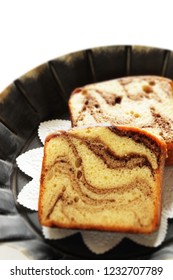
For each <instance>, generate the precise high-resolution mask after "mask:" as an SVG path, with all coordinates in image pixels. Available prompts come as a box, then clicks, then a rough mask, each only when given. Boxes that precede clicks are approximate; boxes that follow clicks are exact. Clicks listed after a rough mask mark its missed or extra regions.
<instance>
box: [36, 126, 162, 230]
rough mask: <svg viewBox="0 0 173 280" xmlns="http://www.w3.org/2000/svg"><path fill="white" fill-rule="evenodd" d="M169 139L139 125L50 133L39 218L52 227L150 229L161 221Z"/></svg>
mask: <svg viewBox="0 0 173 280" xmlns="http://www.w3.org/2000/svg"><path fill="white" fill-rule="evenodd" d="M165 156H166V146H165V143H164V142H162V141H161V140H159V139H158V138H156V137H154V136H152V135H150V134H149V133H147V132H145V131H142V130H140V129H137V128H131V127H123V126H122V127H121V126H117V127H115V126H97V127H88V128H78V129H72V130H69V131H67V132H65V131H62V132H59V133H57V134H52V135H50V136H48V137H47V139H46V142H45V146H44V158H43V165H42V174H41V180H40V197H39V219H40V223H41V224H42V225H45V226H50V227H61V228H71V229H90V230H103V231H116V232H134V233H150V232H153V231H154V230H156V229H157V228H158V226H159V223H160V213H161V196H162V195H161V194H162V177H163V168H164V160H165Z"/></svg>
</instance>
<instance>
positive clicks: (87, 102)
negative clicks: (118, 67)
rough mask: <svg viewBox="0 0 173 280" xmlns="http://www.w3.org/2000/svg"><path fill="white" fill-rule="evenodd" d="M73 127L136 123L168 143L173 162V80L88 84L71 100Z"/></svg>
mask: <svg viewBox="0 0 173 280" xmlns="http://www.w3.org/2000/svg"><path fill="white" fill-rule="evenodd" d="M69 109H70V113H71V120H72V126H73V127H75V126H77V127H80V126H84V125H91V124H97V123H110V124H113V125H127V126H134V127H138V128H141V129H144V130H147V131H148V132H150V133H152V134H154V135H156V136H157V137H160V138H161V139H163V140H164V141H165V142H166V143H167V149H168V158H167V160H166V164H167V165H173V82H172V80H170V79H167V78H164V77H158V76H134V77H133V76H132V77H124V78H119V79H114V80H110V81H105V82H100V83H95V84H90V85H86V86H84V87H82V88H78V89H76V90H74V92H73V93H72V95H71V97H70V100H69Z"/></svg>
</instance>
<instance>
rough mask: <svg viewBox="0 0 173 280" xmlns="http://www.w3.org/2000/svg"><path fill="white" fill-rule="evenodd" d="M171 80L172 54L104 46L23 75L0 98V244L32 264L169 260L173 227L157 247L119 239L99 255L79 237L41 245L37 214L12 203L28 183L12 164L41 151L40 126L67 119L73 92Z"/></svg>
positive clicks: (171, 251)
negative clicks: (110, 83) (103, 84)
mask: <svg viewBox="0 0 173 280" xmlns="http://www.w3.org/2000/svg"><path fill="white" fill-rule="evenodd" d="M150 74H152V75H162V76H165V77H168V78H173V52H171V51H169V50H163V49H159V48H153V47H142V46H108V47H99V48H94V49H89V50H83V51H79V52H76V53H70V54H67V55H65V56H63V57H59V58H56V59H54V60H51V61H49V62H47V63H45V64H43V65H41V66H39V67H37V68H35V69H34V70H32V71H30V72H28V73H26V74H25V75H23V76H22V77H20V78H19V79H17V80H16V81H14V82H13V83H12V84H11V85H10V86H8V87H7V88H6V89H5V90H4V91H3V92H2V93H1V95H0V119H1V123H0V241H2V242H10V241H12V242H13V244H14V243H15V246H16V247H17V248H18V249H19V250H22V251H23V252H25V254H27V255H28V257H29V258H33V259H152V258H157V259H162V258H173V223H172V221H171V220H170V221H169V228H168V234H167V237H166V240H165V241H164V243H163V244H162V245H161V246H160V247H158V248H147V247H144V246H140V245H137V244H135V243H133V242H132V241H129V240H126V239H125V240H123V241H122V242H121V243H120V244H119V245H118V246H117V247H116V248H114V249H112V250H110V251H109V252H107V253H105V254H101V255H96V254H93V253H91V251H89V249H88V248H87V247H86V246H85V245H84V243H83V241H82V238H81V236H80V235H79V234H76V235H74V236H71V237H68V238H64V239H61V240H57V241H49V240H44V238H43V236H42V233H41V228H40V225H39V222H38V218H37V213H35V212H32V211H30V210H28V209H26V208H24V207H22V206H21V205H18V203H17V202H16V197H17V195H18V193H19V191H20V190H21V188H22V187H23V186H24V185H25V184H26V183H27V182H28V181H29V180H30V178H29V177H27V176H26V175H24V174H23V173H22V172H21V171H20V170H19V169H18V168H17V167H16V163H15V159H16V157H17V156H18V155H20V154H21V153H23V152H24V151H27V150H29V149H31V148H35V147H39V146H41V144H40V141H39V139H38V137H37V128H38V125H39V123H40V122H41V121H45V120H50V119H55V118H61V119H69V112H68V107H67V102H68V98H69V96H70V93H71V92H72V90H73V89H74V88H76V87H79V86H83V85H85V84H88V83H92V82H98V81H103V80H108V79H112V78H118V77H122V76H127V75H128V76H129V75H150Z"/></svg>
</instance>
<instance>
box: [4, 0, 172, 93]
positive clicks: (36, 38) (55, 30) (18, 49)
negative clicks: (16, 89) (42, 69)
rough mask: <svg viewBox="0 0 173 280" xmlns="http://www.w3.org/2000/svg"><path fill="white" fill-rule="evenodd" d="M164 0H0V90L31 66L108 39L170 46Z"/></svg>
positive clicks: (168, 13) (168, 7)
mask: <svg viewBox="0 0 173 280" xmlns="http://www.w3.org/2000/svg"><path fill="white" fill-rule="evenodd" d="M171 2H172V1H171V0H170V1H169V0H164V1H162V0H144V1H142V0H87V1H86V0H0V92H1V91H2V90H3V89H4V88H5V87H6V86H7V85H8V84H9V83H11V82H12V81H13V80H14V79H16V78H18V77H20V76H21V75H22V74H24V73H26V72H27V71H29V70H31V69H32V68H34V67H36V66H37V65H39V64H41V63H44V62H46V61H48V60H49V59H52V58H55V57H58V56H60V55H62V54H66V53H68V52H71V51H76V50H80V49H85V48H89V47H95V46H104V45H112V44H115V45H116V44H136V45H149V46H157V47H163V48H168V49H171V50H172V49H173V11H172V3H171Z"/></svg>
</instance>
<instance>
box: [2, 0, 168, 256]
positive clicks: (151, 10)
mask: <svg viewBox="0 0 173 280" xmlns="http://www.w3.org/2000/svg"><path fill="white" fill-rule="evenodd" d="M116 44H117V45H121V44H122V45H124V44H135V45H148V46H155V47H161V48H166V49H171V50H173V9H172V1H171V0H170V1H169V0H164V1H162V0H144V1H142V0H141V1H140V0H138V1H137V0H136V1H135V0H119V1H118V0H114V1H113V0H87V1H86V0H0V92H1V91H2V90H3V89H4V88H5V87H6V86H8V84H10V83H11V82H12V81H13V80H15V79H16V78H18V77H20V76H21V75H23V74H24V73H26V72H27V71H29V70H31V69H33V68H35V67H36V66H38V65H39V64H42V63H44V62H46V61H48V60H50V59H53V58H55V57H58V56H60V55H63V54H66V53H69V52H73V51H77V50H81V49H86V48H90V47H96V46H105V45H116ZM7 249H8V250H10V251H8V252H9V253H11V258H17V255H16V252H15V251H14V249H13V250H12V249H10V248H7ZM0 250H2V251H3V255H2V257H3V258H5V251H4V247H2V244H1V246H0ZM2 251H1V252H2ZM13 251H14V252H13ZM6 257H7V258H8V257H9V255H7V256H6ZM20 257H21V256H19V258H20ZM23 258H25V257H24V256H23Z"/></svg>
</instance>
